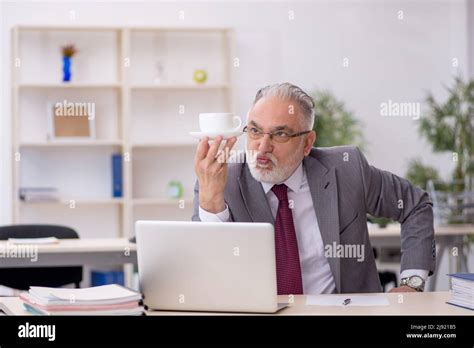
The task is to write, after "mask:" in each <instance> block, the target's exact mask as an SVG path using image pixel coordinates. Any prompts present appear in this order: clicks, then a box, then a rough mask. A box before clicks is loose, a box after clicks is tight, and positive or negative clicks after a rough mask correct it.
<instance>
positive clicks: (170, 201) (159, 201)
mask: <svg viewBox="0 0 474 348" xmlns="http://www.w3.org/2000/svg"><path fill="white" fill-rule="evenodd" d="M181 201H184V204H185V205H187V204H192V203H193V199H192V198H135V199H133V200H132V204H133V205H135V206H137V205H179V204H180V202H181Z"/></svg>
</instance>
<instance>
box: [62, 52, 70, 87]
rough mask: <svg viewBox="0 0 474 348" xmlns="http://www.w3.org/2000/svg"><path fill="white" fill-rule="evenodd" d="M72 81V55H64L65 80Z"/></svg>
mask: <svg viewBox="0 0 474 348" xmlns="http://www.w3.org/2000/svg"><path fill="white" fill-rule="evenodd" d="M69 81H71V57H63V82H69Z"/></svg>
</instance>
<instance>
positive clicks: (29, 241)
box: [8, 237, 59, 244]
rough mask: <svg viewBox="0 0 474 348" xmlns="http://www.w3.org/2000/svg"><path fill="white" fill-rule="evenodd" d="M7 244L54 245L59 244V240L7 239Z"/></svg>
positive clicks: (50, 238)
mask: <svg viewBox="0 0 474 348" xmlns="http://www.w3.org/2000/svg"><path fill="white" fill-rule="evenodd" d="M8 243H12V244H56V243H59V240H58V239H57V238H56V237H44V238H8Z"/></svg>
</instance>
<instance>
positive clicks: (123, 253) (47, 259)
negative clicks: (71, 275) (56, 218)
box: [0, 238, 137, 268]
mask: <svg viewBox="0 0 474 348" xmlns="http://www.w3.org/2000/svg"><path fill="white" fill-rule="evenodd" d="M9 246H10V247H12V246H15V247H18V248H20V247H21V246H20V245H16V244H11V243H9ZM32 246H33V247H35V248H37V249H36V251H37V260H36V261H33V260H32V258H31V257H4V258H2V259H1V262H0V268H14V267H44V266H80V265H122V264H129V263H132V264H136V263H137V248H136V244H134V243H130V242H129V241H128V240H127V239H125V238H108V239H60V241H59V243H57V244H44V245H31V244H30V245H28V247H30V248H31V247H32ZM6 248H7V241H0V249H2V250H6ZM30 256H31V255H30Z"/></svg>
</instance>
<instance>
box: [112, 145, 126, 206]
mask: <svg viewBox="0 0 474 348" xmlns="http://www.w3.org/2000/svg"><path fill="white" fill-rule="evenodd" d="M122 185H123V183H122V155H120V154H113V155H112V196H113V197H122Z"/></svg>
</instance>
